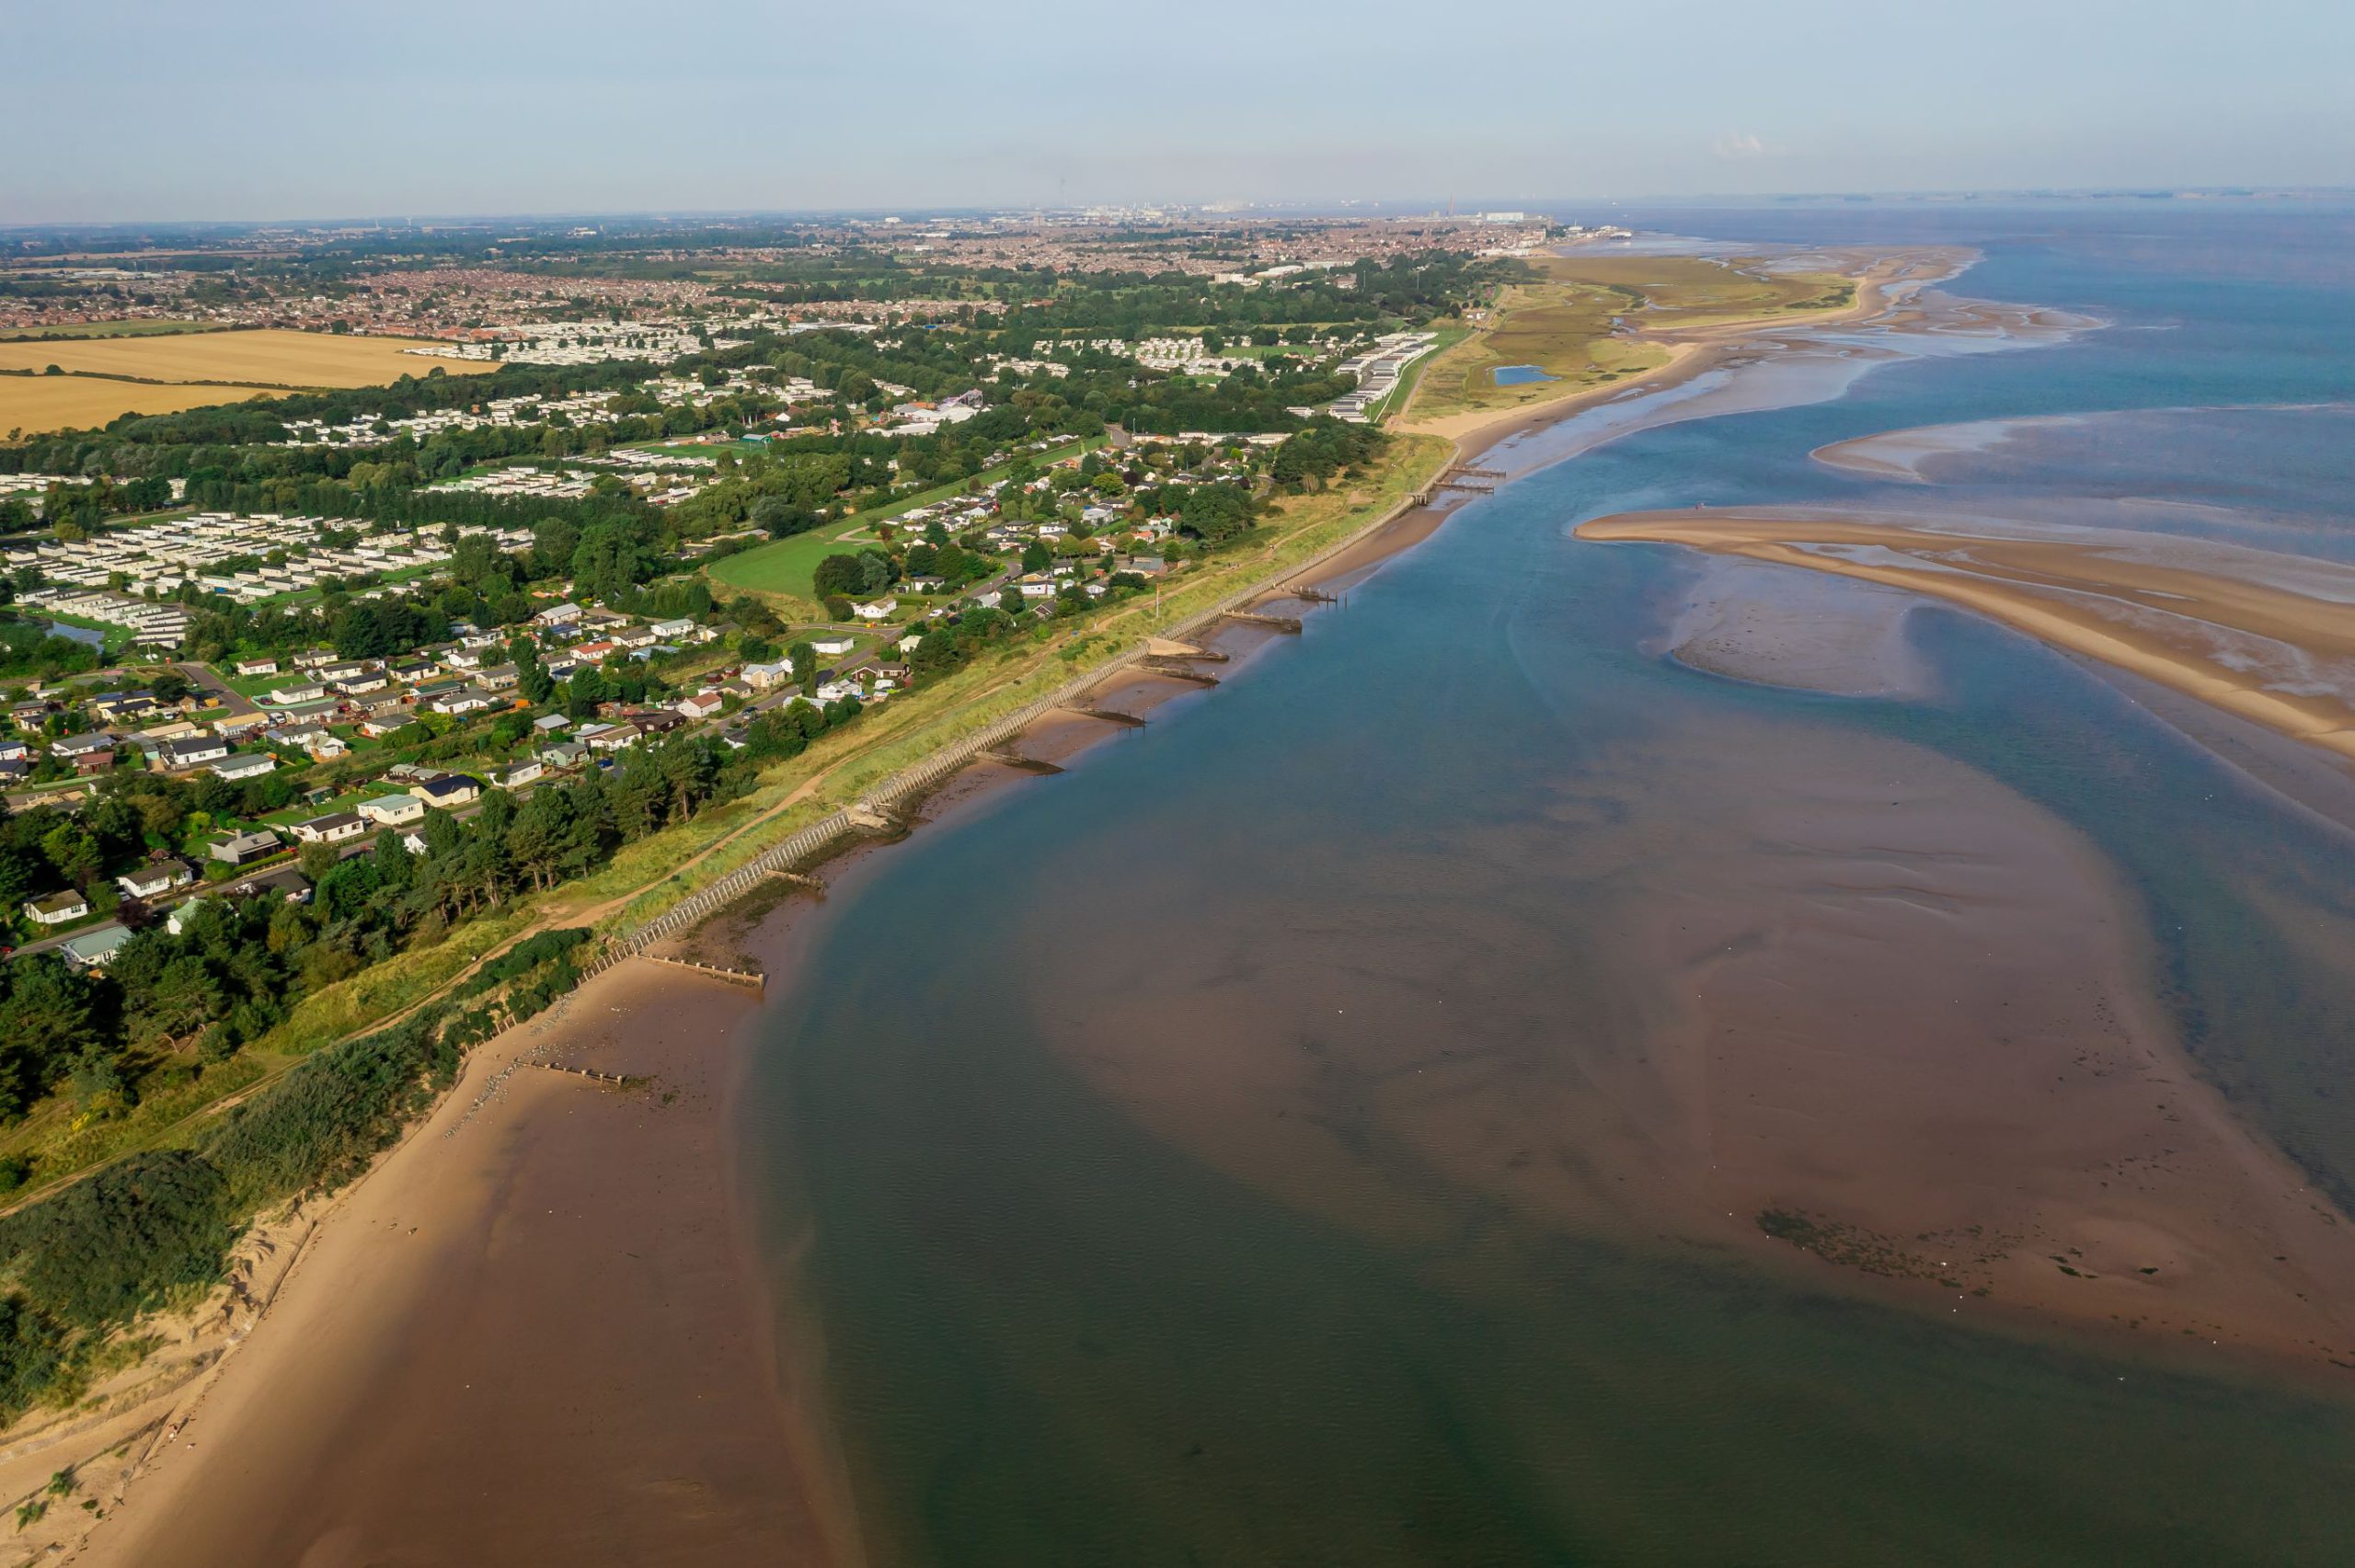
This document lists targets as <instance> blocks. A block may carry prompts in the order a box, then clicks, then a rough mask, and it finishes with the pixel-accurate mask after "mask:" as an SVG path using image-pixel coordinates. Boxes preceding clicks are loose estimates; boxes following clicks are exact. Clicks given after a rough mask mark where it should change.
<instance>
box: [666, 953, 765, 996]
mask: <svg viewBox="0 0 2355 1568" xmlns="http://www.w3.org/2000/svg"><path fill="white" fill-rule="evenodd" d="M637 956H638V957H640V958H643V959H645V960H646V961H647V962H648V963H649V964H668V965H670V966H671V967H672V968H674V969H693V970H694V971H695V973H697V974H699V975H709V976H710V977H711V978H712V979H715V980H726V981H727V982H728V983H729V984H730V985H739V986H749V987H751V988H752V990H763V991H764V990H767V989H768V984H769V978H768V977H767V976H766V975H764V974H762V973H761V972H760V971H759V970H758V969H728V968H722V967H720V966H719V965H718V964H698V963H696V962H695V960H694V959H692V958H672V957H667V956H664V955H662V954H660V953H640V954H638V955H637Z"/></svg>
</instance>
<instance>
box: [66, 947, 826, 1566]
mask: <svg viewBox="0 0 2355 1568" xmlns="http://www.w3.org/2000/svg"><path fill="white" fill-rule="evenodd" d="M755 1001H756V999H755V998H754V997H753V996H752V993H751V992H749V991H746V990H740V989H737V988H734V987H730V986H728V985H726V984H723V983H720V982H717V981H712V980H707V979H699V978H689V977H684V976H682V975H680V974H678V973H676V972H675V971H673V972H665V971H663V970H662V969H661V968H659V967H655V966H652V965H649V964H644V963H628V964H624V965H622V966H619V967H615V968H614V969H611V970H608V971H606V972H605V973H604V974H603V975H601V976H598V977H597V978H595V979H592V980H591V981H589V982H588V983H587V984H585V985H584V986H583V987H582V988H581V989H580V990H579V991H578V992H576V993H575V994H574V995H573V996H572V997H571V998H570V999H569V1001H567V1002H565V1003H564V1004H562V1006H561V1010H560V1012H558V1013H554V1014H551V1015H544V1017H543V1018H542V1019H540V1020H536V1021H534V1022H533V1023H531V1024H525V1025H523V1026H522V1027H521V1028H519V1029H517V1030H513V1031H511V1032H510V1033H509V1034H508V1035H506V1036H501V1037H500V1039H499V1040H498V1041H496V1042H493V1043H492V1044H490V1045H488V1046H487V1047H483V1048H481V1049H478V1050H477V1052H475V1053H474V1055H473V1056H472V1058H471V1059H470V1060H469V1062H468V1064H467V1067H466V1069H465V1076H464V1078H463V1080H462V1082H460V1084H459V1085H458V1087H457V1089H456V1090H455V1091H454V1093H452V1094H451V1095H450V1096H449V1097H448V1098H447V1099H445V1100H444V1101H443V1102H442V1104H441V1106H440V1108H439V1109H438V1110H437V1111H436V1112H435V1114H434V1115H433V1116H432V1117H431V1119H430V1120H429V1121H428V1122H426V1124H425V1125H424V1126H423V1127H420V1128H419V1129H418V1130H417V1131H416V1132H415V1133H414V1134H413V1135H412V1136H411V1137H410V1138H409V1139H408V1140H407V1141H406V1142H404V1143H403V1144H402V1145H400V1146H399V1147H398V1148H396V1150H393V1151H392V1152H391V1153H390V1154H389V1155H388V1156H387V1157H386V1158H385V1160H384V1162H382V1163H381V1164H380V1166H379V1167H378V1168H377V1169H376V1170H374V1171H373V1172H372V1173H370V1174H369V1175H368V1176H367V1177H366V1178H364V1179H363V1180H362V1183H361V1184H360V1185H358V1186H357V1187H356V1188H354V1189H353V1190H351V1191H350V1194H349V1195H348V1196H346V1198H345V1199H344V1200H343V1203H342V1207H341V1211H340V1212H339V1213H338V1214H337V1215H336V1216H335V1217H334V1218H333V1219H332V1221H331V1222H330V1223H328V1224H327V1226H326V1227H325V1229H324V1230H322V1232H321V1233H320V1235H319V1236H318V1238H317V1240H316V1242H315V1243H314V1245H313V1247H312V1250H311V1251H310V1253H308V1255H307V1256H306V1257H305V1258H304V1260H303V1262H302V1264H301V1265H299V1266H298V1267H297V1269H296V1271H295V1274H294V1276H293V1278H292V1279H291V1280H290V1281H289V1282H288V1285H287V1287H286V1288H285V1289H284V1291H283V1292H282V1293H281V1299H280V1300H279V1301H278V1302H277V1304H276V1305H275V1307H274V1308H273V1309H272V1310H271V1311H270V1313H269V1314H268V1315H267V1316H265V1317H264V1318H263V1319H262V1321H261V1322H260V1323H259V1324H258V1326H257V1327H256V1328H255V1329H254V1330H253V1332H252V1333H251V1335H250V1336H249V1338H248V1340H247V1343H246V1344H245V1345H242V1346H240V1347H239V1348H238V1349H236V1351H234V1352H233V1353H232V1354H231V1356H229V1357H228V1359H227V1360H226V1362H225V1363H224V1368H223V1372H222V1375H221V1376H220V1377H219V1379H217V1381H214V1382H213V1383H210V1384H208V1385H206V1386H204V1387H203V1388H202V1390H201V1391H200V1392H198V1393H197V1395H196V1396H195V1397H194V1398H193V1399H192V1400H191V1401H190V1407H189V1408H186V1409H184V1410H183V1411H182V1412H180V1413H178V1416H177V1417H176V1419H177V1420H178V1422H179V1423H180V1428H179V1432H178V1436H177V1438H176V1439H175V1440H174V1441H173V1442H171V1443H169V1444H167V1445H166V1446H165V1447H163V1448H161V1449H160V1450H159V1451H158V1452H157V1454H156V1456H155V1459H154V1460H153V1461H152V1463H151V1464H150V1465H149V1467H148V1468H147V1470H146V1471H145V1472H144V1474H143V1475H142V1476H141V1477H140V1478H139V1479H138V1481H137V1483H136V1484H135V1485H134V1486H132V1488H131V1489H130V1491H129V1493H128V1494H127V1497H126V1498H125V1500H124V1501H122V1502H121V1503H120V1504H115V1505H109V1506H110V1510H111V1514H112V1516H111V1517H109V1519H108V1520H107V1521H106V1522H105V1523H104V1524H103V1525H101V1526H100V1527H99V1528H98V1530H97V1531H96V1533H95V1535H94V1538H93V1539H92V1541H91V1543H90V1545H89V1547H88V1548H87V1550H86V1551H85V1552H83V1553H81V1554H79V1555H77V1556H76V1557H75V1561H77V1562H89V1563H93V1564H103V1563H123V1564H137V1565H139V1568H177V1565H180V1564H186V1565H187V1568H218V1565H220V1564H224V1563H233V1562H234V1563H237V1564H240V1565H250V1568H275V1565H279V1564H285V1565H289V1568H292V1565H294V1564H300V1565H302V1568H339V1565H344V1564H350V1565H353V1568H357V1565H359V1564H363V1563H365V1564H376V1563H402V1564H433V1563H448V1564H454V1565H456V1564H467V1565H471V1564H477V1563H488V1562H516V1563H522V1562H564V1563H577V1564H595V1563H613V1564H645V1563H698V1564H700V1563H710V1562H825V1561H833V1560H855V1558H856V1527H855V1525H854V1524H853V1522H852V1517H851V1515H850V1513H849V1511H848V1509H847V1508H846V1507H844V1506H843V1505H842V1503H841V1499H840V1496H839V1494H838V1492H837V1491H836V1489H835V1486H834V1483H833V1481H832V1479H831V1474H830V1466H829V1464H828V1461H827V1460H826V1459H825V1456H824V1452H823V1444H824V1439H823V1438H822V1436H820V1435H819V1434H821V1433H822V1424H821V1423H819V1422H817V1421H816V1420H815V1419H814V1418H812V1419H810V1420H807V1421H805V1420H803V1419H801V1418H800V1412H801V1411H802V1410H803V1409H804V1406H803V1404H802V1403H801V1402H798V1401H797V1399H796V1397H795V1395H794V1393H793V1392H792V1391H790V1390H786V1389H781V1388H780V1387H779V1386H778V1383H777V1380H776V1379H775V1377H774V1375H773V1368H772V1366H771V1361H770V1353H769V1349H768V1324H767V1323H766V1322H765V1320H764V1317H763V1315H762V1307H761V1305H760V1292H759V1291H758V1290H757V1289H756V1288H754V1276H753V1274H752V1271H751V1269H750V1268H749V1266H748V1264H747V1259H746V1254H745V1252H744V1250H743V1248H742V1246H741V1244H740V1243H741V1238H740V1236H739V1234H738V1231H737V1229H736V1218H735V1214H734V1202H733V1195H732V1189H731V1186H730V1184H729V1182H728V1181H727V1180H726V1179H725V1172H726V1169H727V1158H726V1151H725V1147H724V1142H723V1135H724V1128H723V1125H722V1116H723V1104H724V1101H725V1099H726V1092H727V1087H728V1083H729V1079H730V1077H731V1075H732V1073H733V1071H734V1070H735V1065H736V1064H735V1060H734V1055H735V1047H734V1046H733V1045H732V1043H731V1041H732V1036H733V1035H734V1033H735V1030H736V1028H737V1026H738V1025H739V1024H741V1022H742V1021H743V1019H744V1018H745V1016H746V1015H747V1014H748V1013H750V1012H751V1011H752V1007H753V1006H754V1004H755ZM535 1054H536V1055H541V1056H544V1057H546V1059H554V1060H561V1061H563V1062H566V1063H569V1064H574V1065H580V1066H586V1067H592V1068H595V1069H598V1070H604V1071H609V1072H620V1073H626V1074H630V1075H638V1074H645V1075H649V1078H650V1082H649V1083H648V1084H647V1085H646V1086H644V1087H638V1088H632V1089H629V1090H626V1091H616V1090H613V1089H609V1088H606V1087H604V1086H602V1085H600V1084H598V1083H595V1082H592V1081H588V1080H584V1079H581V1078H578V1077H572V1076H569V1075H565V1074H561V1073H557V1072H552V1071H547V1070H542V1069H540V1068H537V1067H534V1066H530V1065H522V1064H523V1062H524V1061H525V1060H526V1059H527V1058H531V1057H533V1056H534V1055H535Z"/></svg>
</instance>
